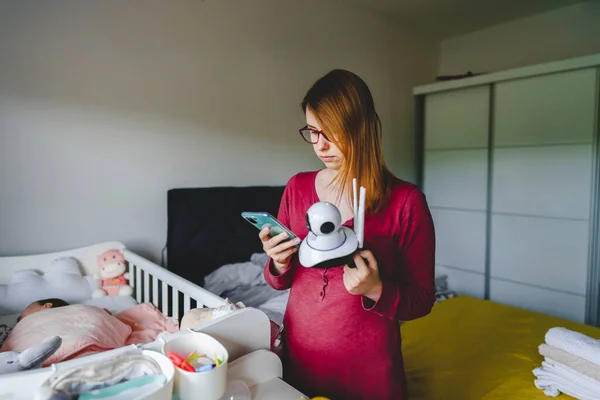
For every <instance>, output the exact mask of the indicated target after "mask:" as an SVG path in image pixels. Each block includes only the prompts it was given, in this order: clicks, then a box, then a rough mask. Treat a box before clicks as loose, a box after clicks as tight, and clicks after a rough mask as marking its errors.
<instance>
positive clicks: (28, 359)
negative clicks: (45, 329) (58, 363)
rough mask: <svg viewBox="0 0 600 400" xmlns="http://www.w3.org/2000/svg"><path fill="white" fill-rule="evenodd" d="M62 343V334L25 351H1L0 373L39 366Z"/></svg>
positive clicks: (9, 372)
mask: <svg viewBox="0 0 600 400" xmlns="http://www.w3.org/2000/svg"><path fill="white" fill-rule="evenodd" d="M61 344H62V339H61V338H60V336H52V337H49V338H48V339H46V340H44V341H43V342H42V343H40V344H38V345H36V346H33V347H30V348H28V349H26V350H24V351H4V352H2V353H0V374H11V373H13V372H21V371H25V370H29V369H35V368H39V367H41V366H42V363H43V362H44V361H46V360H47V359H48V358H50V356H52V354H54V353H55V352H56V350H58V349H59V347H60V345H61Z"/></svg>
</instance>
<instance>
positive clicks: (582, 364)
mask: <svg viewBox="0 0 600 400" xmlns="http://www.w3.org/2000/svg"><path fill="white" fill-rule="evenodd" d="M538 349H539V352H540V354H541V355H542V356H544V357H546V358H549V359H551V360H554V361H556V362H557V363H559V364H562V365H564V366H567V367H569V368H571V369H572V370H574V371H577V372H579V373H581V374H583V375H587V376H589V377H590V378H592V379H595V380H597V381H599V382H600V365H596V364H594V363H591V362H589V361H588V360H584V359H583V358H581V357H577V356H576V355H574V354H571V353H568V352H566V351H564V350H562V349H559V348H557V347H554V346H550V345H549V344H546V343H542V344H540V345H539V347H538Z"/></svg>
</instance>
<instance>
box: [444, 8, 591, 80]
mask: <svg viewBox="0 0 600 400" xmlns="http://www.w3.org/2000/svg"><path fill="white" fill-rule="evenodd" d="M598 52H600V2H598V1H590V2H586V3H580V4H576V5H573V6H569V7H564V8H560V9H557V10H554V11H550V12H546V13H543V14H538V15H535V16H532V17H529V18H524V19H520V20H516V21H512V22H508V23H505V24H501V25H497V26H493V27H490V28H487V29H483V30H479V31H476V32H472V33H469V34H466V35H462V36H458V37H454V38H449V39H446V40H444V41H442V43H441V52H440V60H439V61H440V63H439V74H441V75H445V74H461V73H465V72H466V71H469V70H470V71H473V72H492V71H499V70H504V69H509V68H515V67H521V66H528V65H533V64H538V63H544V62H549V61H555V60H561V59H565V58H571V57H577V56H583V55H587V54H592V53H598Z"/></svg>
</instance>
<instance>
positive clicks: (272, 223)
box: [242, 211, 296, 241]
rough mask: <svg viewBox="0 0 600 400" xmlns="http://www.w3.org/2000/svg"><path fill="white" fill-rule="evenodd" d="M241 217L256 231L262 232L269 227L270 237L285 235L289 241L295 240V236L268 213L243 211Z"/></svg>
mask: <svg viewBox="0 0 600 400" xmlns="http://www.w3.org/2000/svg"><path fill="white" fill-rule="evenodd" d="M242 217H243V218H244V219H245V220H246V221H248V222H250V223H251V224H252V225H254V226H255V227H257V228H258V230H262V229H263V228H264V227H265V226H269V227H270V228H271V233H270V236H271V237H273V236H277V235H279V234H280V233H283V232H285V233H287V234H288V236H289V239H286V241H287V240H292V239H295V238H296V235H294V233H293V232H292V231H290V230H289V229H288V228H286V227H285V226H284V225H283V224H282V223H281V222H279V221H278V220H277V218H275V217H274V216H272V215H271V214H269V213H268V212H252V211H244V212H243V213H242Z"/></svg>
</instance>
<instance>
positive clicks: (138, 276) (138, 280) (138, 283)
mask: <svg viewBox="0 0 600 400" xmlns="http://www.w3.org/2000/svg"><path fill="white" fill-rule="evenodd" d="M133 269H134V272H135V299H136V300H137V302H138V303H141V302H142V270H141V268H140V267H138V266H137V265H134V266H133Z"/></svg>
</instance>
